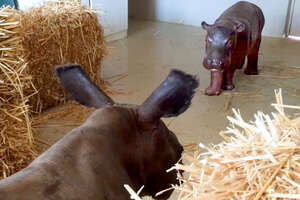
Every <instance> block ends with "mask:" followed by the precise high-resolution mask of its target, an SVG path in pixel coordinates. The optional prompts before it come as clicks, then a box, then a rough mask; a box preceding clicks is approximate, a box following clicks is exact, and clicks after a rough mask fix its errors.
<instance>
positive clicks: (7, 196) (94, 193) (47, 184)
mask: <svg viewBox="0 0 300 200" xmlns="http://www.w3.org/2000/svg"><path fill="white" fill-rule="evenodd" d="M57 72H58V76H59V78H60V81H61V82H62V84H63V85H64V87H65V88H67V89H68V90H69V91H72V92H71V94H72V96H73V97H74V98H76V99H77V100H78V101H79V102H81V103H82V104H84V105H87V106H95V107H97V108H98V109H97V110H96V111H95V112H94V113H93V114H92V115H91V116H90V117H89V118H88V119H87V121H86V122H85V123H84V124H83V125H81V126H79V127H78V128H75V129H74V130H72V131H71V132H70V133H68V134H67V135H66V136H65V137H63V138H62V139H61V140H60V141H58V142H57V143H56V144H54V145H53V146H52V147H51V148H50V149H49V150H47V151H46V152H44V153H43V154H42V155H40V156H39V157H38V158H37V159H36V160H34V161H33V162H32V163H31V164H30V165H29V166H28V167H27V168H25V169H24V170H22V171H20V172H18V173H16V174H14V175H12V176H11V177H8V178H6V179H4V180H2V181H0V200H75V199H76V200H86V199H93V200H97V199H99V200H105V199H109V200H128V199H129V194H128V192H127V191H126V190H125V188H124V187H123V185H124V184H129V185H130V186H131V187H132V188H133V189H134V190H136V191H137V190H138V189H139V188H140V187H141V186H143V185H144V186H145V188H144V190H143V193H142V195H151V196H153V197H155V194H156V193H157V192H159V191H161V190H163V189H166V188H168V187H170V184H176V183H178V182H177V179H176V178H177V175H176V173H175V172H170V173H167V172H166V170H167V169H168V168H170V167H172V166H173V165H174V164H175V163H176V162H177V161H179V159H180V157H181V153H182V151H183V148H182V146H181V145H180V143H179V141H178V140H177V137H176V136H175V134H174V133H172V132H171V131H170V130H169V129H168V128H167V127H166V126H165V124H164V123H163V122H162V121H161V120H160V117H162V116H163V115H164V114H168V115H169V114H171V115H172V116H177V115H179V114H180V113H181V112H183V111H185V110H186V109H187V108H188V106H189V105H190V101H191V99H192V96H193V94H194V89H195V88H196V87H197V86H198V82H197V81H196V80H195V79H194V77H192V76H189V75H186V74H184V73H182V72H179V71H177V72H176V71H173V72H171V73H170V75H169V77H168V78H167V79H166V80H165V81H164V84H162V85H161V86H160V87H159V88H158V89H157V90H155V91H154V92H153V94H152V95H151V96H150V97H149V98H148V100H147V101H146V102H148V103H144V104H142V105H141V106H137V105H122V104H116V103H114V102H113V101H112V100H111V99H110V98H109V97H108V96H106V95H105V94H104V93H103V92H102V91H101V90H99V89H98V88H97V87H96V86H95V85H94V84H93V83H91V82H90V81H89V79H88V78H87V77H86V75H85V73H83V72H82V70H81V69H80V68H79V66H76V65H71V66H63V67H60V68H58V69H57ZM175 72H176V73H179V74H176V73H175ZM174 73H175V74H174ZM174 82H175V83H177V85H174V84H172V83H174ZM170 88H171V89H170ZM178 93H180V95H179V96H178ZM82 94H85V95H82ZM166 94H169V95H167V96H166V97H164V95H166ZM178 97H180V98H178ZM150 100H151V101H150ZM167 102H169V104H171V105H173V106H174V108H176V107H178V109H176V110H174V108H172V109H173V110H172V109H171V110H170V108H169V106H168V105H167ZM144 105H147V106H146V107H144ZM150 107H152V109H150V110H148V109H149V108H150ZM144 108H147V109H144ZM182 109H183V110H182ZM170 194H171V191H170V192H167V193H164V194H163V195H161V196H158V197H156V198H157V199H166V198H168V197H169V195H170Z"/></svg>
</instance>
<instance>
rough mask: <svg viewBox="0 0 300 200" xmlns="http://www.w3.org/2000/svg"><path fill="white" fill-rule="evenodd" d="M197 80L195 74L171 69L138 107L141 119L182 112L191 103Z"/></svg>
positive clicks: (150, 119)
mask: <svg viewBox="0 0 300 200" xmlns="http://www.w3.org/2000/svg"><path fill="white" fill-rule="evenodd" d="M197 87H198V80H197V79H196V77H195V76H192V75H189V74H186V73H184V72H182V71H179V70H172V71H171V72H170V74H169V75H168V77H167V78H166V79H165V80H164V81H163V82H162V83H161V84H160V86H159V87H158V88H157V89H156V90H155V91H154V92H153V93H152V94H151V95H150V97H148V98H147V100H146V101H145V102H144V103H143V104H142V105H141V106H140V107H139V109H138V115H139V118H140V119H141V120H142V121H146V122H154V121H156V120H159V119H160V118H161V117H174V116H177V115H179V114H181V113H183V112H184V111H185V110H186V109H188V107H189V106H190V104H191V100H192V98H193V96H194V93H195V89H196V88H197Z"/></svg>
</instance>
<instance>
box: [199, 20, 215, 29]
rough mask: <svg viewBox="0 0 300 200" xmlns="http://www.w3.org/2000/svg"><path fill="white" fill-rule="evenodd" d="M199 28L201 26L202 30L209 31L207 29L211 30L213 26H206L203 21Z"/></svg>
mask: <svg viewBox="0 0 300 200" xmlns="http://www.w3.org/2000/svg"><path fill="white" fill-rule="evenodd" d="M201 26H202V28H203V29H204V30H209V29H211V28H212V26H213V25H209V24H207V23H206V22H205V21H203V22H202V23H201Z"/></svg>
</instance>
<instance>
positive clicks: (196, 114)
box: [41, 20, 300, 199]
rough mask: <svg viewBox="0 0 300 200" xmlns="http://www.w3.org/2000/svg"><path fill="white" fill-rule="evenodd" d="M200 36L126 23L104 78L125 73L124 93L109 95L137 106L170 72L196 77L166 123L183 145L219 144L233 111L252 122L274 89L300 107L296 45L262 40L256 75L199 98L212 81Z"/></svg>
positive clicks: (58, 132) (120, 84) (179, 28)
mask: <svg viewBox="0 0 300 200" xmlns="http://www.w3.org/2000/svg"><path fill="white" fill-rule="evenodd" d="M204 37H205V33H204V31H203V30H202V29H201V28H198V27H191V26H184V25H176V24H168V23H160V22H150V21H139V20H130V21H129V32H128V38H127V39H124V40H119V41H115V42H112V43H109V46H110V55H109V56H108V57H107V58H106V59H105V62H104V66H103V68H104V70H103V73H102V77H103V78H106V79H109V78H110V77H112V76H115V75H119V74H126V75H127V76H126V77H125V78H123V79H121V80H119V81H117V82H115V83H113V84H112V86H113V88H114V89H116V90H122V91H123V92H125V93H127V94H126V95H125V94H119V95H113V98H114V99H115V100H116V101H119V102H122V103H131V104H140V103H142V102H143V101H144V100H145V99H146V98H147V97H148V95H149V94H151V92H152V91H153V90H154V89H155V88H156V87H157V86H158V85H159V84H160V82H161V81H162V80H163V79H164V78H165V77H166V76H167V74H168V73H169V71H170V69H172V68H177V69H181V70H184V71H186V72H189V73H192V74H197V75H198V77H199V79H200V88H199V90H198V91H197V93H196V95H195V98H194V99H193V103H192V106H191V107H190V109H189V110H188V111H187V112H185V113H184V114H182V115H180V116H179V117H177V118H174V119H166V120H165V121H167V123H168V124H169V128H170V129H172V130H173V131H174V132H175V133H176V134H177V136H178V138H179V140H180V141H181V142H182V143H183V144H189V143H199V142H201V143H204V144H209V143H218V142H220V141H221V140H222V139H221V137H220V136H219V134H218V133H219V131H220V130H224V129H225V128H226V126H227V125H228V121H227V119H226V116H227V115H231V113H232V112H231V109H232V108H238V109H240V110H241V113H242V115H243V116H244V118H245V119H246V120H249V119H252V117H253V114H254V112H256V111H257V110H261V111H264V112H271V111H273V108H272V107H271V106H270V103H272V102H274V101H275V98H274V89H277V88H282V89H283V95H284V102H285V103H286V104H294V105H300V43H299V42H296V41H292V40H287V39H278V38H268V37H264V38H263V40H262V46H261V50H260V56H259V71H260V74H259V75H257V76H247V75H245V74H244V73H243V71H242V70H240V71H238V72H237V73H236V76H235V85H236V88H235V89H234V90H233V91H231V92H224V93H223V94H222V95H220V96H218V97H208V96H205V95H204V94H203V91H204V89H205V88H206V87H207V86H208V84H209V81H210V74H209V71H207V70H206V69H204V68H203V66H202V60H203V57H204V46H205V43H204ZM70 128H72V127H67V128H58V127H56V128H55V129H54V128H52V127H50V128H48V129H47V131H46V132H45V131H41V132H43V133H42V134H41V138H43V137H44V136H45V134H46V135H48V137H47V138H49V137H50V138H55V139H54V140H53V141H56V140H57V139H59V138H60V137H61V136H62V135H63V134H64V133H65V132H66V130H68V129H70ZM51 130H52V131H51ZM173 199H175V197H173Z"/></svg>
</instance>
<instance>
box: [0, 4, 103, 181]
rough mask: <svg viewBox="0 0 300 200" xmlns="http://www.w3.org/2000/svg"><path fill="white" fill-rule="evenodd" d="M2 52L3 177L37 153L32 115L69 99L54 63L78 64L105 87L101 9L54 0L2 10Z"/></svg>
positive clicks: (0, 144) (0, 149) (0, 122)
mask: <svg viewBox="0 0 300 200" xmlns="http://www.w3.org/2000/svg"><path fill="white" fill-rule="evenodd" d="M0 54H1V57H0V119H1V120H0V179H1V178H5V177H7V176H9V175H11V174H13V173H15V172H17V171H19V170H21V169H22V168H24V167H26V166H27V165H28V164H29V163H30V162H31V161H32V160H33V159H34V158H35V157H36V156H37V155H38V153H37V148H36V146H35V140H34V137H33V129H32V124H33V123H32V116H33V114H36V113H40V112H41V111H43V110H45V109H47V108H49V107H53V106H56V105H57V104H59V103H62V102H64V101H65V100H66V98H65V96H66V93H65V92H64V90H63V89H62V87H61V85H60V84H59V83H58V82H57V80H56V77H55V75H54V67H55V65H58V64H67V63H78V64H80V65H81V66H82V68H83V69H84V70H85V71H86V72H87V74H88V75H89V77H91V79H92V81H93V82H95V83H96V84H97V85H98V86H100V87H102V88H103V86H105V85H104V84H103V81H102V80H101V79H100V71H101V66H100V65H101V62H102V60H103V57H104V56H105V55H106V54H107V48H106V43H105V38H104V35H103V28H102V27H101V25H100V24H99V22H98V16H97V13H95V12H94V11H92V10H90V9H88V8H84V7H82V6H81V4H80V1H78V0H55V1H51V2H48V3H46V4H45V5H44V6H42V7H39V8H34V9H31V10H29V11H28V12H21V11H18V10H14V9H10V8H9V7H3V8H0ZM74 81H76V80H74ZM35 119H37V118H35ZM36 121H37V122H35V124H37V123H38V120H36Z"/></svg>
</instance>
